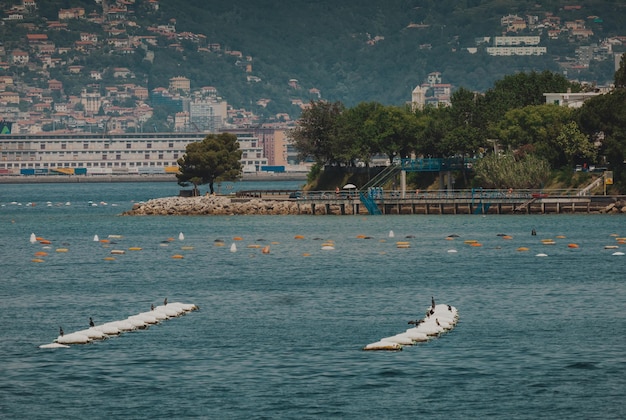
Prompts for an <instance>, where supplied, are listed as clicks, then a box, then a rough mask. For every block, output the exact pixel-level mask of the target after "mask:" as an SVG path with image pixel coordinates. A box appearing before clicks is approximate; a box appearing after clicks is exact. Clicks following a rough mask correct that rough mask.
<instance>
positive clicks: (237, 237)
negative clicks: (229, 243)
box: [233, 236, 243, 241]
mask: <svg viewBox="0 0 626 420" xmlns="http://www.w3.org/2000/svg"><path fill="white" fill-rule="evenodd" d="M233 241H243V238H242V237H241V236H235V237H234V238H233Z"/></svg>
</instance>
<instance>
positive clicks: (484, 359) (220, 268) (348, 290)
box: [0, 182, 626, 419]
mask: <svg viewBox="0 0 626 420" xmlns="http://www.w3.org/2000/svg"><path fill="white" fill-rule="evenodd" d="M299 184H300V182H274V183H257V182H255V183H248V184H246V183H238V184H234V185H233V186H231V188H229V190H231V191H235V190H238V189H265V188H267V189H297V188H298V187H299ZM179 188H180V187H178V186H177V185H176V184H175V183H128V184H125V183H120V184H23V185H0V259H1V261H2V266H1V274H0V302H1V303H0V331H1V332H2V341H0V350H1V351H2V355H3V357H2V362H1V363H0V378H1V379H0V416H1V417H2V418H7V419H21V418H28V419H50V418H53V419H56V418H159V419H161V418H162V419H166V418H167V419H171V418H272V419H273V418H298V419H300V418H392V417H393V418H397V417H407V418H429V419H433V418H446V419H458V418H486V417H489V418H507V419H511V418H514V419H537V418H575V419H607V418H611V419H617V418H626V404H625V403H624V401H626V334H625V333H626V323H625V321H626V319H625V318H626V310H625V302H626V283H625V272H626V270H625V269H626V256H623V255H613V254H614V253H615V252H616V251H617V252H620V251H624V248H625V247H626V245H621V244H620V245H619V247H620V248H618V249H605V246H607V245H618V241H617V238H620V237H626V223H625V222H626V219H625V216H623V215H487V216H481V215H441V216H438V215H430V216H426V215H387V216H363V215H361V216H330V215H329V216H327V215H317V216H311V215H302V216H191V217H186V216H185V217H183V216H171V217H152V216H140V217H129V216H121V213H122V212H124V211H125V210H128V209H130V208H131V207H132V205H133V203H135V202H138V201H143V200H147V199H150V198H155V197H161V196H170V195H176V194H178V190H179ZM532 229H535V230H536V231H537V236H531V234H530V232H531V230H532ZM31 233H35V234H36V235H37V236H39V237H42V238H45V239H47V240H49V241H50V242H51V244H50V245H42V244H40V243H35V244H31V243H30V241H29V238H30V235H31ZM180 233H183V236H184V238H183V239H182V240H181V239H179V234H180ZM452 234H454V235H458V237H456V238H454V239H450V238H447V237H448V235H452ZM94 235H98V238H99V239H107V238H108V239H109V241H110V243H108V244H107V243H102V242H100V241H94ZM109 235H113V236H112V237H110V238H109ZM502 235H509V236H510V237H511V239H506V238H505V237H504V236H502ZM300 237H303V239H298V238H300ZM239 238H241V240H238V239H239ZM541 239H554V242H555V243H554V245H544V244H543V243H542V242H541ZM216 240H222V241H223V244H224V246H217V245H219V244H220V242H216ZM468 240H472V241H478V243H480V244H481V245H482V246H471V245H469V244H467V243H465V241H468ZM330 241H332V243H334V248H335V249H334V250H322V244H323V243H328V242H330ZM397 241H407V242H409V243H410V248H406V249H400V248H397V246H396V242H397ZM231 244H235V245H236V247H237V252H231V249H230V247H231ZM570 244H576V245H578V247H577V248H573V247H570V246H568V245H570ZM265 246H269V247H270V253H269V254H263V253H262V252H261V249H262V247H265ZM131 247H138V248H141V251H131V250H129V248H131ZM522 247H525V248H528V251H519V249H520V248H522ZM58 248H64V249H67V252H56V250H57V249H58ZM113 249H117V250H125V254H123V255H114V257H115V260H105V258H107V257H112V256H113V255H112V254H111V250H113ZM450 250H456V251H457V252H449V251H450ZM36 252H46V253H47V255H45V256H41V257H36V256H35V253H36ZM538 254H546V255H547V256H546V257H538V256H537V255H538ZM174 255H182V256H183V257H184V258H182V259H176V258H172V257H173V256H174ZM35 258H40V259H41V260H43V262H39V263H37V262H33V259H35ZM431 296H434V298H435V300H436V301H437V303H446V304H450V305H453V306H455V307H456V308H457V309H458V310H459V314H460V320H459V323H458V324H457V326H456V327H455V328H454V329H453V330H451V331H450V332H448V333H445V334H443V335H441V336H440V337H437V338H434V339H432V340H430V341H429V342H427V343H420V344H418V345H414V346H405V347H404V349H403V350H402V351H396V352H385V351H381V352H366V351H362V349H363V347H364V346H365V345H367V344H369V343H372V342H375V341H378V340H379V339H381V338H383V337H387V336H391V335H395V334H398V333H401V332H404V331H405V330H406V329H407V328H409V327H410V325H408V324H407V322H408V321H409V320H414V319H417V318H422V317H423V316H424V313H425V311H426V308H427V307H428V306H429V305H430V301H431ZM166 297H167V298H168V301H169V302H175V301H179V302H185V303H194V304H196V305H198V306H199V307H200V310H199V311H196V312H191V313H189V314H187V315H185V316H182V317H179V318H173V319H169V320H167V321H164V322H162V323H161V324H159V325H155V326H151V327H149V328H148V329H145V330H138V331H134V332H129V333H125V334H123V335H120V336H119V337H115V338H110V339H107V340H104V341H98V342H93V343H91V344H87V345H75V346H71V347H70V348H63V349H41V348H39V346H40V345H42V344H47V343H51V342H52V341H53V340H54V339H55V338H56V337H57V335H58V330H59V327H63V329H64V330H65V332H66V333H68V332H73V331H77V330H80V329H85V328H87V327H88V320H89V317H93V319H94V321H95V322H96V323H104V322H108V321H114V320H120V319H125V318H126V317H128V316H130V315H133V314H137V313H139V312H144V311H148V310H149V309H150V305H151V304H154V305H155V306H156V305H160V304H162V303H163V300H164V298H166Z"/></svg>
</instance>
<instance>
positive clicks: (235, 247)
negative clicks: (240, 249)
mask: <svg viewBox="0 0 626 420" xmlns="http://www.w3.org/2000/svg"><path fill="white" fill-rule="evenodd" d="M230 252H237V245H235V243H234V242H233V244H232V245H231V246H230Z"/></svg>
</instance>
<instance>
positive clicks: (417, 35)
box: [0, 0, 626, 133]
mask: <svg viewBox="0 0 626 420" xmlns="http://www.w3.org/2000/svg"><path fill="white" fill-rule="evenodd" d="M0 8H2V9H1V10H0V13H1V17H2V19H1V20H0V40H1V45H0V116H1V117H2V119H4V120H7V121H12V122H13V125H12V126H13V130H14V133H15V132H20V133H37V132H53V131H59V130H69V131H79V132H80V131H86V132H104V133H106V132H110V133H125V132H147V131H149V132H157V131H158V132H175V131H181V132H183V131H184V132H217V131H219V130H223V129H225V128H229V127H232V128H238V127H239V128H241V127H251V126H267V127H289V126H291V125H293V123H294V121H295V120H296V119H297V118H298V117H299V115H300V112H301V110H302V109H303V107H306V106H307V104H308V103H309V102H310V101H311V100H319V99H324V100H329V101H340V102H342V103H344V104H345V105H348V106H353V105H356V104H358V103H360V102H365V101H377V102H380V103H383V104H389V105H401V104H404V103H406V102H409V101H411V94H412V92H413V90H414V89H415V88H416V87H421V90H422V92H423V95H424V96H425V101H426V102H427V103H431V104H434V105H437V104H438V103H444V104H446V103H447V101H448V100H449V96H450V94H451V92H453V91H454V89H456V88H458V87H464V88H467V89H470V90H472V91H477V92H484V91H485V90H487V89H489V88H491V87H492V85H493V83H494V82H495V81H496V80H499V79H501V78H502V77H504V76H505V75H507V74H513V73H516V72H529V71H542V70H550V71H553V72H555V73H559V74H563V75H565V76H566V77H567V78H568V79H570V80H576V81H579V82H581V83H583V84H584V85H586V86H589V87H591V88H596V87H603V86H606V85H608V84H610V83H611V82H612V80H613V76H614V72H615V70H616V63H618V62H619V57H620V56H621V53H622V52H623V51H624V50H625V48H626V47H625V45H624V44H625V43H626V25H624V24H623V22H626V3H623V2H615V1H606V0H605V1H600V0H585V1H578V2H576V1H563V0H545V1H542V0H534V1H526V0H467V1H463V2H459V1H458V0H409V1H406V0H389V1H386V2H375V1H372V0H359V1H356V0H345V1H341V2H331V1H328V0H320V1H316V2H311V1H305V0H294V1H290V2H279V1H275V2H259V1H254V0H233V1H230V2H222V1H206V0H177V1H164V0H46V1H43V0H8V1H4V2H2V5H0Z"/></svg>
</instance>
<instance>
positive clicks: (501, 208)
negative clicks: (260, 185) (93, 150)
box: [122, 195, 626, 216]
mask: <svg viewBox="0 0 626 420" xmlns="http://www.w3.org/2000/svg"><path fill="white" fill-rule="evenodd" d="M544 200H545V201H544ZM544 200H541V201H537V202H536V203H535V202H534V201H533V205H531V204H530V202H527V203H526V204H527V205H526V206H520V204H519V202H514V201H507V202H506V203H502V202H500V203H495V204H494V205H493V206H483V205H480V207H472V205H471V201H468V200H447V199H446V200H441V199H433V200H424V199H416V200H397V201H396V202H395V203H378V204H377V206H378V208H379V210H380V212H379V213H378V214H380V215H400V214H412V215H422V214H425V215H429V214H437V215H444V214H449V215H457V214H470V215H471V214H476V215H479V214H482V215H486V214H494V215H496V214H497V215H504V214H626V197H624V196H615V197H610V196H607V197H604V198H602V199H598V200H591V199H586V198H585V199H576V198H574V199H572V198H571V197H566V198H561V199H544ZM304 214H308V215H313V216H314V215H370V214H371V213H370V212H369V210H368V209H367V208H366V206H365V205H364V204H362V203H361V202H360V201H359V200H352V199H349V198H345V199H344V198H330V199H313V200H307V199H304V200H302V199H293V198H288V196H286V195H284V196H274V197H272V198H261V197H236V196H223V195H218V196H198V197H180V196H177V197H162V198H156V199H152V200H148V201H146V202H142V203H136V204H135V205H134V206H133V208H132V209H131V210H129V211H126V212H124V213H123V214H122V215H124V216H147V215H151V216H203V215H206V216H208V215H228V216H234V215H304Z"/></svg>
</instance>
